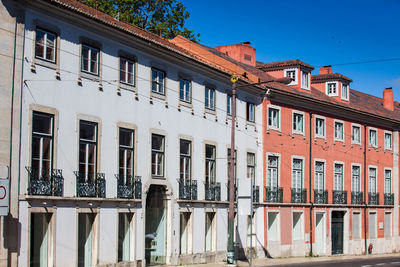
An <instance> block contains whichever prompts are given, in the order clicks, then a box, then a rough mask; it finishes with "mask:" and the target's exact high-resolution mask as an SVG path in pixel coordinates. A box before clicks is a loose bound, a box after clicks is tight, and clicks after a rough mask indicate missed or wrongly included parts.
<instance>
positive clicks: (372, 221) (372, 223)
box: [368, 212, 376, 239]
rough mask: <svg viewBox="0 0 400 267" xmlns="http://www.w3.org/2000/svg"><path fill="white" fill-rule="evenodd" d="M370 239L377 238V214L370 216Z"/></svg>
mask: <svg viewBox="0 0 400 267" xmlns="http://www.w3.org/2000/svg"><path fill="white" fill-rule="evenodd" d="M368 230H369V231H368V234H369V238H370V239H372V238H376V213H375V212H373V213H370V214H369V227H368Z"/></svg>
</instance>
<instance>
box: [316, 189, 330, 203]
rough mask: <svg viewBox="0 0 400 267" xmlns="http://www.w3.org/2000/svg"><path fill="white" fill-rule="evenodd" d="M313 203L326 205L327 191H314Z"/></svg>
mask: <svg viewBox="0 0 400 267" xmlns="http://www.w3.org/2000/svg"><path fill="white" fill-rule="evenodd" d="M314 203H315V204H327V203H328V190H318V189H314Z"/></svg>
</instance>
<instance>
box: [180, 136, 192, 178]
mask: <svg viewBox="0 0 400 267" xmlns="http://www.w3.org/2000/svg"><path fill="white" fill-rule="evenodd" d="M179 147H180V170H179V171H180V180H181V182H189V181H190V180H191V177H192V175H191V174H192V171H191V169H192V142H190V141H188V140H184V139H181V140H180V145H179Z"/></svg>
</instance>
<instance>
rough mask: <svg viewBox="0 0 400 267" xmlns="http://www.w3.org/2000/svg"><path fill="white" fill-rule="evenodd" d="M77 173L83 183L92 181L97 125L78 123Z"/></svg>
mask: <svg viewBox="0 0 400 267" xmlns="http://www.w3.org/2000/svg"><path fill="white" fill-rule="evenodd" d="M79 172H80V176H81V177H84V179H85V181H94V178H95V174H96V172H97V123H95V122H89V121H82V120H81V121H80V122H79Z"/></svg>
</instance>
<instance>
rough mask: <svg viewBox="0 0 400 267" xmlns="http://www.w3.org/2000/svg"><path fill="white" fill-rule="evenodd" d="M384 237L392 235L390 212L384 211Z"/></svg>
mask: <svg viewBox="0 0 400 267" xmlns="http://www.w3.org/2000/svg"><path fill="white" fill-rule="evenodd" d="M384 231H385V237H391V236H392V213H391V212H385V229H384Z"/></svg>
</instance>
